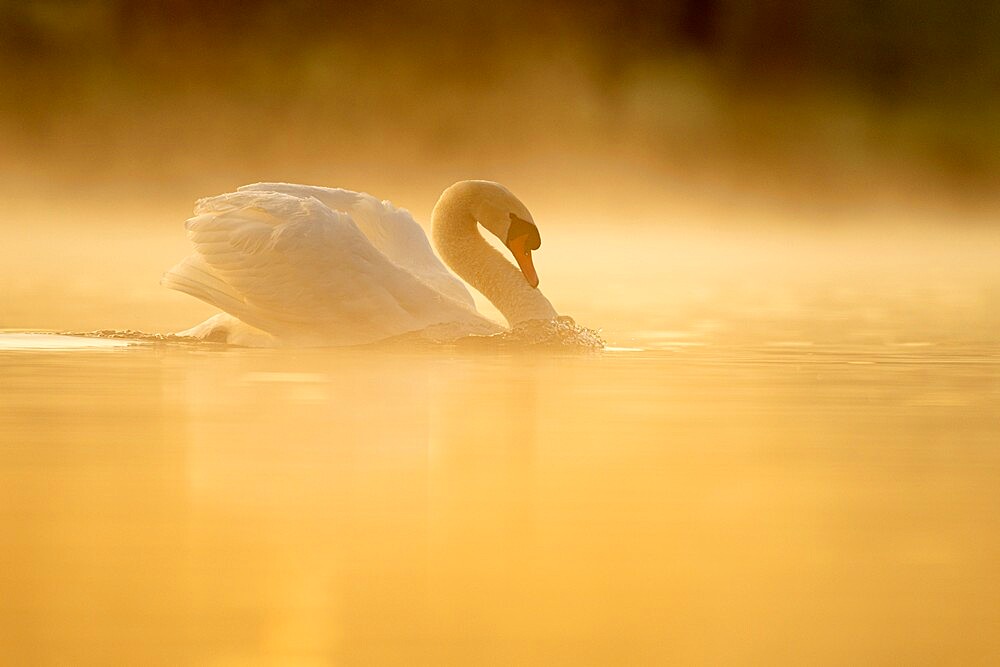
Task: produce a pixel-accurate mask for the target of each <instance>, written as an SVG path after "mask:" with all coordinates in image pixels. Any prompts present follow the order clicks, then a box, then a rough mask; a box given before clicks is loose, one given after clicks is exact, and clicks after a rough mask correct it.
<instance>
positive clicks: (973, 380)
mask: <svg viewBox="0 0 1000 667" xmlns="http://www.w3.org/2000/svg"><path fill="white" fill-rule="evenodd" d="M43 231H44V230H43ZM43 231H39V230H35V231H34V232H33V235H31V236H30V237H29V236H28V235H25V236H24V237H23V238H21V239H20V240H19V241H18V244H15V245H14V249H13V250H12V249H11V247H10V246H9V245H8V246H7V247H6V248H5V249H4V251H3V252H6V253H7V255H6V256H5V258H4V259H5V261H6V263H5V265H4V266H5V267H6V268H5V269H4V271H5V272H6V273H5V274H4V283H3V284H4V286H5V289H6V290H7V292H6V294H7V297H9V298H8V299H7V300H6V301H5V307H6V308H7V310H6V311H5V312H4V313H3V315H4V321H3V322H0V324H4V325H6V326H8V327H14V326H18V327H21V328H24V327H30V326H31V325H32V324H37V325H38V326H45V327H50V328H57V327H59V328H66V329H69V328H77V329H79V328H81V327H90V328H97V327H100V326H101V324H102V323H106V324H104V326H107V327H114V326H119V327H126V326H133V327H135V328H146V329H147V330H157V329H154V328H153V327H157V326H158V323H159V326H160V328H159V329H158V330H169V327H171V326H174V325H176V326H177V327H180V326H181V325H185V324H190V323H191V322H193V321H196V319H197V317H199V316H204V315H205V314H207V313H208V312H210V311H208V310H206V309H204V308H202V307H201V306H197V305H196V304H194V302H193V301H190V300H188V299H187V298H186V297H183V296H181V295H172V294H169V293H163V294H160V293H159V292H157V291H156V290H157V288H156V286H155V275H156V274H157V273H158V272H159V271H160V270H162V268H164V267H165V266H167V265H169V258H170V257H172V256H174V255H176V253H177V251H183V239H182V238H181V239H180V240H179V241H178V242H176V243H174V242H173V241H170V242H164V243H163V244H161V245H160V246H157V245H156V244H152V243H149V237H148V236H147V237H144V238H143V239H141V240H140V239H135V240H132V239H129V238H128V237H125V236H122V235H120V234H119V235H117V236H114V235H111V236H105V237H103V238H102V240H101V241H100V243H101V244H102V245H98V244H97V243H93V244H91V245H89V246H85V247H82V248H81V249H79V250H74V248H75V247H74V246H73V244H72V243H70V242H69V241H65V240H64V242H63V245H62V246H61V247H62V248H63V249H64V251H65V253H66V254H65V255H64V257H63V260H62V262H63V263H62V264H60V265H59V266H61V267H64V268H63V269H57V268H55V266H56V265H55V264H54V263H53V262H49V263H46V262H44V261H40V259H39V258H40V257H42V253H41V252H36V250H38V251H40V250H41V249H42V248H43V246H45V245H46V244H50V243H52V242H53V241H52V239H53V237H58V234H59V232H58V230H56V231H52V230H49V231H48V232H47V235H46V233H43ZM174 232H175V230H174V229H173V228H171V229H170V235H171V236H170V238H171V239H172V238H173V236H172V234H173V233H174ZM649 234H651V232H650V233H649ZM570 236H571V235H569V234H568V233H563V234H562V237H560V233H559V232H558V230H557V232H556V233H554V234H553V235H550V236H549V237H548V238H547V241H546V242H547V243H549V241H550V239H551V238H553V237H554V238H555V239H557V241H555V242H552V243H551V246H546V249H547V250H548V252H549V254H548V255H541V254H540V259H539V269H540V272H542V284H543V287H548V293H549V294H550V295H552V298H553V300H554V302H556V303H557V305H559V306H560V308H561V310H564V311H565V312H568V313H569V314H572V315H575V316H577V318H578V319H579V320H580V321H581V322H582V323H583V324H587V325H589V326H601V327H604V329H605V335H606V336H607V337H608V339H609V341H610V343H611V349H609V350H607V351H605V352H603V353H597V354H589V353H588V354H556V353H552V352H537V351H536V352H532V351H507V352H488V351H465V350H457V349H454V348H448V347H442V348H440V349H430V350H400V349H365V350H249V349H239V348H226V347H223V346H213V345H206V346H192V345H182V344H163V343H154V342H140V343H134V344H129V343H126V342H122V341H109V340H103V339H102V340H88V339H79V338H63V337H58V336H52V335H30V334H24V333H17V332H12V331H8V332H7V333H3V334H0V663H2V664H5V665H8V664H9V665H184V664H193V665H329V664H346V665H382V664H400V665H449V664H455V665H519V664H538V665H618V664H622V665H624V664H631V665H662V664H789V665H805V664H839V665H842V664H961V665H968V664H994V663H995V662H996V661H997V659H1000V630H998V628H1000V565H998V564H1000V483H998V482H1000V419H998V416H1000V411H998V407H997V406H998V405H1000V362H998V356H997V351H998V347H997V343H996V337H995V334H996V329H995V328H994V326H993V325H994V324H995V323H996V321H997V320H996V317H997V316H996V313H995V312H994V311H993V310H992V309H991V308H990V306H989V304H990V303H995V302H992V301H991V300H992V299H993V297H994V296H996V294H997V292H996V285H997V283H996V282H995V281H994V278H995V277H996V275H997V271H998V269H997V268H996V265H995V264H991V263H990V262H988V261H986V260H985V259H984V258H987V257H989V256H990V253H993V252H994V250H991V249H990V246H988V244H984V243H982V242H981V240H976V239H969V240H965V241H963V240H956V239H954V238H953V239H951V240H950V241H948V242H945V241H943V240H942V241H941V242H940V243H924V244H922V245H921V246H920V247H921V248H923V250H921V251H919V252H918V251H916V250H913V248H912V247H910V248H909V249H908V248H907V247H900V246H899V244H898V243H894V242H892V241H890V240H887V239H884V238H883V239H881V241H879V242H880V243H882V245H878V243H877V242H876V241H877V240H873V241H872V242H871V243H870V244H869V245H868V246H866V247H867V248H869V249H871V248H873V247H874V248H881V249H880V250H875V251H873V252H875V255H874V256H873V255H872V254H871V253H870V252H868V251H865V249H864V248H863V247H861V246H863V245H864V242H862V241H856V240H855V241H851V242H848V241H846V240H845V241H843V242H842V243H841V242H837V241H836V239H834V240H833V241H831V240H830V239H825V240H823V241H822V243H820V242H819V241H815V240H814V241H808V242H807V241H801V239H800V237H797V236H795V235H794V234H790V233H789V234H782V235H776V236H774V237H773V240H772V241H766V240H765V241H761V240H759V239H758V240H755V241H754V242H753V243H751V242H750V240H748V239H745V238H743V237H740V236H735V237H733V236H728V237H725V238H721V239H720V238H717V237H714V236H712V235H711V234H707V235H706V236H705V237H704V238H703V239H702V240H698V238H695V239H693V240H692V239H688V240H687V241H683V243H687V246H683V245H682V246H680V247H679V246H678V245H677V243H676V242H675V240H676V238H675V236H674V235H669V236H668V235H666V234H664V235H663V236H662V237H661V238H660V241H661V242H660V243H659V244H658V245H655V244H651V243H646V242H643V239H644V238H646V239H647V240H648V238H649V237H648V236H647V237H642V236H639V237H638V240H637V237H636V236H635V235H632V236H630V240H631V241H632V242H634V243H635V245H634V247H632V248H630V247H629V245H628V244H627V243H626V242H625V241H619V242H618V243H619V245H617V246H615V245H613V240H612V239H611V237H608V236H606V235H603V234H600V233H590V234H589V235H587V234H582V235H578V236H577V238H576V240H575V241H574V240H573V239H572V238H570ZM65 238H67V239H68V238H75V237H74V236H72V234H70V233H67V235H66V237H65ZM164 238H167V234H166V233H164ZM560 238H562V242H558V239H560ZM940 238H941V239H947V238H948V237H947V235H942V236H941V237H940ZM988 238H989V239H990V240H994V239H993V237H988ZM789 239H791V240H789ZM796 239H800V240H799V241H796ZM171 243H173V245H171ZM809 243H812V244H813V245H809ZM838 243H839V245H838ZM754 244H756V245H754ZM852 244H853V245H852ZM887 245H893V247H894V248H895V249H896V252H895V254H892V253H888V252H887V251H886V250H885V248H886V246H887ZM148 246H152V247H163V248H165V249H163V250H157V251H155V252H158V253H160V254H162V257H161V256H159V255H158V256H157V257H155V258H153V259H154V260H155V261H151V260H150V257H149V256H147V255H148V251H147V255H140V256H138V257H137V256H136V255H135V253H136V252H137V251H138V250H137V249H139V248H143V247H148ZM855 246H858V248H855ZM993 247H994V248H995V246H993ZM559 248H563V251H562V252H563V253H564V254H563V255H560V254H559V253H560V250H559ZM594 248H601V252H596V251H595V250H594ZM692 248H694V249H695V250H692ZM761 248H764V250H762V249H761ZM820 248H826V249H829V248H833V250H832V251H831V252H833V254H832V255H830V254H825V253H824V252H821V250H820ZM852 248H855V249H854V250H852ZM785 249H787V250H788V253H787V254H786V253H784V250H785ZM74 252H78V253H79V255H78V256H75V255H74V254H73V253H74ZM102 253H103V254H102ZM713 253H714V254H713ZM796 253H798V254H796ZM95 256H96V257H97V258H98V259H100V261H94V262H93V264H92V265H91V264H89V263H88V262H87V260H86V258H88V257H89V258H93V257H95ZM876 256H877V257H880V258H881V259H876ZM541 257H548V258H549V260H548V261H546V260H544V259H541ZM101 258H104V259H101ZM112 258H117V261H112ZM580 258H586V261H585V262H580V261H574V260H579V259H580ZM955 258H959V259H963V260H967V263H966V264H963V263H961V262H957V261H952V260H954V259H955ZM970 258H971V259H970ZM973 260H974V261H973ZM581 264H582V266H581ZM67 266H68V267H70V269H69V270H71V272H73V273H74V275H75V276H76V278H75V279H74V280H73V281H69V280H66V281H65V282H60V280H61V279H60V274H59V271H61V270H66V269H65V267H67ZM137 267H141V270H140V268H137ZM147 274H148V275H147ZM18 281H20V282H18ZM53 286H58V289H55V288H54V287H53ZM144 304H148V305H144ZM184 309H187V310H184ZM199 309H200V310H199ZM157 317H159V318H161V319H160V320H157V319H156V318H157Z"/></svg>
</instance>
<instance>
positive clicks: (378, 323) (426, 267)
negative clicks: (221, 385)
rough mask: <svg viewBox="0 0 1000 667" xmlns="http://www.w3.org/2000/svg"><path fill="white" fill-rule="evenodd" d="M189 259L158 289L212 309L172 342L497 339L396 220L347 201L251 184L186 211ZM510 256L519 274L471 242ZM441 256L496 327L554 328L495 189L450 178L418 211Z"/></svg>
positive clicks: (525, 246) (517, 230)
mask: <svg viewBox="0 0 1000 667" xmlns="http://www.w3.org/2000/svg"><path fill="white" fill-rule="evenodd" d="M194 213H195V215H194V217H192V218H190V219H189V220H188V221H187V225H186V226H187V230H188V235H189V237H190V238H191V240H192V241H193V242H194V245H195V252H194V254H192V255H190V256H189V257H187V258H186V259H184V260H183V261H181V262H180V263H179V264H178V265H177V266H175V267H174V268H172V269H170V271H168V272H167V273H166V274H165V275H164V277H163V281H162V282H163V285H165V286H166V287H169V288H172V289H176V290H179V291H181V292H185V293H187V294H190V295H192V296H195V297H197V298H199V299H201V300H202V301H205V302H207V303H210V304H212V305H213V306H216V307H218V308H220V309H222V310H223V311H224V313H220V314H219V315H216V316H215V317H212V318H210V319H209V320H207V321H205V322H203V323H201V324H199V325H197V326H195V327H192V328H191V329H188V330H187V331H183V332H180V334H179V335H186V336H195V337H199V338H206V339H211V340H220V341H225V342H229V343H235V344H240V345H252V346H261V345H264V346H267V345H282V344H284V345H358V344H363V343H371V342H376V341H380V340H385V339H387V338H391V337H393V336H397V335H400V334H404V333H408V332H413V331H423V330H425V329H428V328H429V327H434V326H435V325H445V326H446V327H447V328H450V329H453V330H454V331H455V337H457V336H458V335H465V334H469V333H494V332H497V331H501V330H502V328H501V327H500V326H499V325H497V324H496V323H494V322H492V321H490V320H488V319H487V318H485V317H483V316H482V315H480V314H479V313H478V312H476V309H475V306H474V305H473V301H472V297H471V296H470V295H469V292H468V290H467V289H466V288H465V285H463V284H462V282H461V281H460V280H458V279H457V278H455V277H454V276H453V275H452V274H450V273H449V272H448V270H447V269H446V268H445V267H444V265H442V263H441V261H440V260H439V259H438V258H437V257H436V256H435V255H434V253H433V251H432V250H431V246H430V244H429V243H428V241H427V236H426V235H425V234H424V232H423V230H422V229H421V227H420V225H418V224H417V222H416V221H415V220H414V219H413V217H412V216H411V215H410V214H409V212H407V211H406V210H404V209H398V208H395V207H394V206H393V205H392V204H391V203H389V202H387V201H381V202H380V201H379V200H377V199H375V198H374V197H372V196H370V195H367V194H364V193H358V192H351V191H349V190H339V189H334V188H323V187H313V186H306V185H293V184H288V183H256V184H254V185H246V186H243V187H241V188H239V190H238V191H237V192H232V193H228V194H224V195H219V196H217V197H209V198H207V199H202V200H200V201H199V202H198V203H197V205H196V206H195V211H194ZM477 223H478V224H480V225H482V226H483V227H485V228H486V229H487V230H488V231H489V232H491V233H492V234H494V235H495V236H496V237H497V238H499V239H500V240H501V241H502V242H503V243H504V244H505V245H506V246H507V248H509V249H510V251H511V253H512V254H513V256H514V258H515V259H516V261H517V263H518V265H519V267H520V271H519V270H518V269H517V268H515V267H514V265H513V264H511V263H510V262H508V261H507V260H506V259H504V257H503V255H502V254H500V253H499V252H498V251H496V250H495V249H494V248H493V247H491V246H490V245H489V244H488V243H487V242H486V240H485V239H484V238H483V237H482V236H481V235H480V234H479V232H478V229H477ZM432 226H433V237H434V245H435V246H436V248H437V250H438V252H439V253H440V255H441V258H442V259H444V261H445V262H447V263H448V265H449V266H451V267H452V268H453V269H454V270H455V272H456V273H457V274H458V275H459V276H461V277H462V278H464V279H465V280H466V281H467V282H468V283H469V284H470V285H472V287H474V288H475V289H477V290H479V291H480V292H482V293H483V295H485V296H486V297H487V298H488V299H489V300H490V301H491V302H493V304H494V305H495V306H496V307H497V309H498V310H499V311H500V312H501V313H503V315H504V317H505V318H506V319H507V322H508V323H509V324H510V325H511V326H514V325H516V324H518V323H521V322H525V321H529V320H550V319H552V318H555V317H557V313H556V311H555V309H554V308H553V307H552V304H551V303H549V300H548V299H546V298H545V296H544V295H543V294H542V293H541V292H540V291H539V290H538V289H537V287H538V276H537V275H536V273H535V269H534V266H533V264H532V261H531V251H532V250H534V249H537V248H538V247H539V245H540V244H541V238H540V236H539V234H538V228H537V227H536V226H535V223H534V221H533V220H532V217H531V214H530V213H529V212H528V209H527V208H525V206H524V204H522V203H521V202H520V201H519V200H518V199H517V197H515V196H514V195H513V194H511V192H510V191H509V190H507V188H505V187H503V186H502V185H500V184H498V183H493V182H491V181H461V182H459V183H455V184H454V185H452V186H451V187H450V188H448V189H447V190H445V191H444V192H443V193H442V194H441V197H440V199H438V202H437V204H436V205H435V207H434V211H433V213H432Z"/></svg>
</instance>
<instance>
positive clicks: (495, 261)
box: [431, 187, 558, 326]
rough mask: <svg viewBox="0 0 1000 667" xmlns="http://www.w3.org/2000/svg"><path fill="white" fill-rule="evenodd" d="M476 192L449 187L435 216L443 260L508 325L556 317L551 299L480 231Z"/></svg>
mask: <svg viewBox="0 0 1000 667" xmlns="http://www.w3.org/2000/svg"><path fill="white" fill-rule="evenodd" d="M474 196H475V195H474V193H473V192H469V191H467V190H463V189H461V188H455V187H452V188H449V189H448V190H446V191H445V193H444V194H443V195H441V199H439V200H438V203H437V205H436V206H435V207H434V212H433V214H432V215H431V224H432V227H433V238H434V247H435V248H437V251H438V254H440V255H441V259H443V260H444V261H445V263H446V264H448V266H450V267H451V268H452V269H453V270H454V271H455V273H457V274H458V275H459V276H460V277H461V278H462V279H464V280H465V281H466V282H467V283H469V284H470V285H472V286H473V287H474V288H475V289H476V290H478V291H479V292H481V293H482V294H483V296H485V297H486V298H487V299H489V300H490V302H492V303H493V305H494V306H496V307H497V310H499V311H500V312H501V313H503V316H504V317H505V318H507V322H508V324H510V325H511V326H514V325H515V324H517V323H519V322H525V321H527V320H543V319H552V318H554V317H556V316H557V315H558V313H556V310H555V308H553V307H552V304H551V303H549V300H548V299H546V298H545V295H544V294H542V293H541V292H540V291H539V290H538V289H536V288H534V287H532V286H531V285H529V284H528V281H527V280H525V278H524V275H523V274H522V273H521V271H520V270H519V269H518V268H517V267H515V266H514V265H513V264H512V263H510V262H508V261H507V260H506V259H505V258H504V256H503V255H502V254H500V253H499V252H497V250H496V249H495V248H493V247H492V246H491V245H490V244H489V243H487V242H486V240H485V239H484V238H483V237H482V235H481V234H480V233H479V227H478V224H477V222H478V221H477V220H476V215H475V213H474V212H473V211H474V204H475V200H474Z"/></svg>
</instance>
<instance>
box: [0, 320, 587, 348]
mask: <svg viewBox="0 0 1000 667" xmlns="http://www.w3.org/2000/svg"><path fill="white" fill-rule="evenodd" d="M143 343H145V344H167V345H172V344H180V345H211V346H219V347H237V346H228V345H226V344H225V343H219V342H216V341H209V340H204V339H201V338H193V337H190V336H178V335H176V334H160V333H145V332H142V331H135V330H132V329H99V330H96V331H85V332H82V331H81V332H75V331H67V332H60V333H45V332H33V333H11V334H2V335H0V349H11V350H13V349H67V350H68V349H91V348H114V347H126V346H128V345H135V344H143ZM364 347H392V348H400V347H405V348H421V349H428V348H430V349H434V348H443V347H458V348H461V349H477V350H497V349H503V350H516V349H526V350H561V351H581V352H587V351H597V350H603V349H604V348H605V342H604V339H603V338H601V335H600V333H599V332H598V331H595V330H594V329H588V328H586V327H582V326H580V325H579V324H577V323H576V322H575V321H574V320H573V318H572V317H568V316H559V317H556V318H554V319H552V320H531V321H528V322H522V323H520V324H517V325H515V326H514V327H513V328H512V329H510V330H508V331H501V332H499V333H485V332H484V333H481V334H480V333H477V334H473V335H469V333H468V329H465V328H461V329H459V328H457V325H449V324H442V325H437V326H434V327H429V328H428V329H425V330H423V331H415V332H412V333H409V334H404V335H402V336H396V337H394V338H391V339H389V340H386V341H381V342H379V343H375V344H373V345H369V346H364Z"/></svg>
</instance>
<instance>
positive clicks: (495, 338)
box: [455, 315, 605, 352]
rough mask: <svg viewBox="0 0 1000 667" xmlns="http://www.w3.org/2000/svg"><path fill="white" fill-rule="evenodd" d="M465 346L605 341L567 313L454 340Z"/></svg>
mask: <svg viewBox="0 0 1000 667" xmlns="http://www.w3.org/2000/svg"><path fill="white" fill-rule="evenodd" d="M455 344H456V345H458V346H460V347H463V348H468V347H472V348H478V349H531V350H567V351H569V350H571V351H581V352H588V351H598V350H603V349H604V346H605V343H604V339H603V338H601V334H600V333H599V332H598V331H595V330H594V329H588V328H587V327H582V326H580V325H579V324H577V323H576V321H575V320H573V318H572V317H569V316H568V315H560V316H559V317H556V318H554V319H551V320H529V321H528V322H521V323H520V324H517V325H515V326H514V327H513V328H512V329H510V331H502V332H500V333H496V334H492V335H489V336H465V337H462V338H459V339H458V340H457V341H455Z"/></svg>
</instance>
